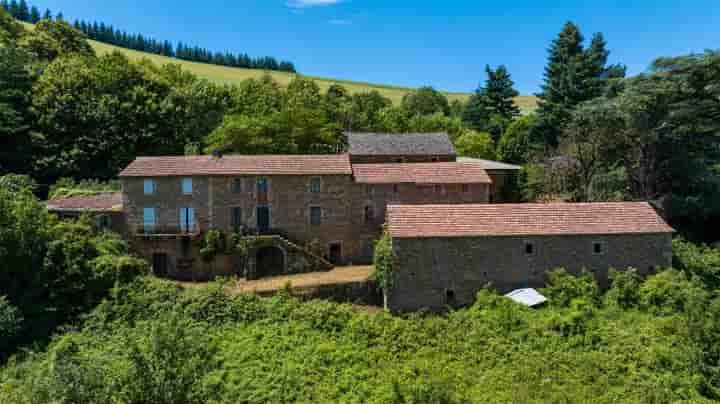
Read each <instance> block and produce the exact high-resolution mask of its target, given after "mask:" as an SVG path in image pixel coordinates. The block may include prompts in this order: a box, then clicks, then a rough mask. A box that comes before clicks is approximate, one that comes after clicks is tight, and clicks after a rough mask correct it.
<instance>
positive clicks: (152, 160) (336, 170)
mask: <svg viewBox="0 0 720 404" xmlns="http://www.w3.org/2000/svg"><path fill="white" fill-rule="evenodd" d="M308 174H346V175H349V174H352V168H351V167H350V159H349V158H348V155H347V154H328V155H284V156H283V155H259V156H240V155H228V156H223V157H220V158H218V157H213V156H166V157H138V158H137V159H136V160H135V161H133V162H132V163H130V165H129V166H128V167H127V168H125V170H123V171H122V172H121V173H120V177H172V176H187V175H308Z"/></svg>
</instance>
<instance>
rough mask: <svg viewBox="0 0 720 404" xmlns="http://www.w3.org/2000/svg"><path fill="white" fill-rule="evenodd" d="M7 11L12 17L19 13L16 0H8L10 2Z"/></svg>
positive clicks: (16, 16)
mask: <svg viewBox="0 0 720 404" xmlns="http://www.w3.org/2000/svg"><path fill="white" fill-rule="evenodd" d="M8 13H10V15H11V16H13V18H18V15H19V14H20V6H19V5H18V2H17V0H10V4H9V5H8Z"/></svg>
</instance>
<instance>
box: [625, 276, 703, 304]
mask: <svg viewBox="0 0 720 404" xmlns="http://www.w3.org/2000/svg"><path fill="white" fill-rule="evenodd" d="M639 294H640V306H641V307H642V308H644V309H646V310H648V311H650V312H652V313H655V314H659V315H670V314H676V313H685V312H686V310H687V309H688V306H689V304H690V302H691V301H692V299H694V298H702V297H703V296H706V295H707V292H705V291H704V290H703V288H702V286H701V285H700V284H699V282H696V281H693V280H690V279H689V278H688V276H687V275H686V274H685V273H683V272H680V271H678V270H676V269H667V270H665V271H662V272H660V273H658V274H657V275H654V276H651V277H649V278H648V279H647V280H646V281H645V282H644V283H643V284H642V285H641V286H640V290H639Z"/></svg>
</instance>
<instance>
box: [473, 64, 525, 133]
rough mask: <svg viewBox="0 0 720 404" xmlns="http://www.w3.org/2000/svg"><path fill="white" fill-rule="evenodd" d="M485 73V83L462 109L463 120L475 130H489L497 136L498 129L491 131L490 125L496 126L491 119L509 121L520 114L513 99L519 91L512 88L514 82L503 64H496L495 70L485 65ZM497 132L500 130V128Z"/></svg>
mask: <svg viewBox="0 0 720 404" xmlns="http://www.w3.org/2000/svg"><path fill="white" fill-rule="evenodd" d="M485 74H486V75H487V78H486V79H485V85H484V86H480V87H479V88H478V89H477V90H476V91H475V94H473V95H472V96H471V97H470V100H469V101H468V104H467V106H466V107H465V110H464V111H463V120H464V121H465V122H466V123H468V124H469V125H470V126H471V127H472V128H473V129H475V130H478V131H490V132H492V133H493V135H494V136H495V137H499V136H500V134H501V133H498V130H492V131H491V130H490V126H497V125H493V123H494V122H493V121H503V122H507V123H509V122H510V121H511V120H512V119H513V118H514V117H516V116H517V115H519V114H520V109H519V108H518V107H517V105H515V100H514V98H515V97H517V96H518V95H519V93H518V92H517V90H515V89H514V88H513V86H514V85H515V83H514V82H513V81H512V79H511V78H510V73H508V71H507V68H506V67H505V66H503V65H501V66H498V68H497V69H495V70H493V69H492V68H491V67H490V66H485ZM506 125H507V124H504V125H501V126H503V127H504V126H506ZM499 132H502V128H501V129H500V130H499Z"/></svg>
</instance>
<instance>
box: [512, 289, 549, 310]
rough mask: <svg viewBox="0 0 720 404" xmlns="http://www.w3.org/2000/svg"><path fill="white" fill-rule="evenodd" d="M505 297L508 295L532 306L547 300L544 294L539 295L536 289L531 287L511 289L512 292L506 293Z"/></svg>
mask: <svg viewBox="0 0 720 404" xmlns="http://www.w3.org/2000/svg"><path fill="white" fill-rule="evenodd" d="M505 297H509V298H510V299H512V300H514V301H516V302H518V303H520V304H524V305H525V306H529V307H534V306H537V305H539V304H543V303H545V302H547V298H545V296H543V295H541V294H540V293H538V291H537V290H535V289H532V288H528V289H518V290H513V291H512V292H510V293H508V294H506V295H505Z"/></svg>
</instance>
